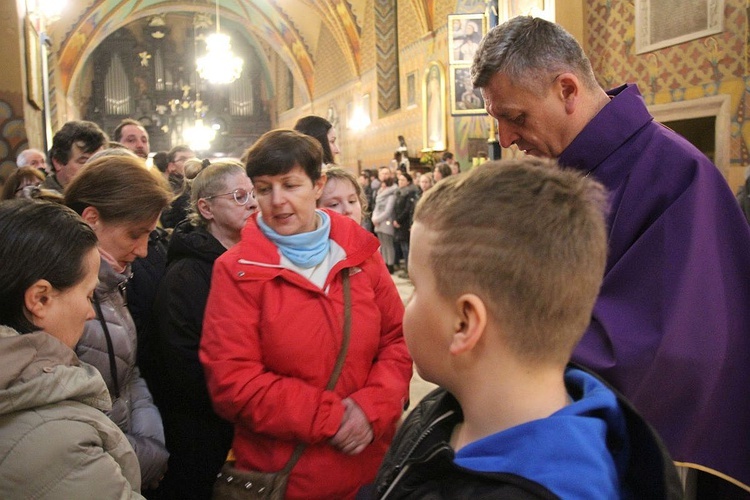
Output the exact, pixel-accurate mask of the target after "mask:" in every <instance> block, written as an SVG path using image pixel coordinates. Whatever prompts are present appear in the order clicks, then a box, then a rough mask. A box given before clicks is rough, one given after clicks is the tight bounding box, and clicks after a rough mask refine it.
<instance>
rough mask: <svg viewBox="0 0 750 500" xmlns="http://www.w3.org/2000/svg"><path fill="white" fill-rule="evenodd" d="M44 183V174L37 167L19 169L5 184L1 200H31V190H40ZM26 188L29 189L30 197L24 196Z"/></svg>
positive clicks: (0, 196)
mask: <svg viewBox="0 0 750 500" xmlns="http://www.w3.org/2000/svg"><path fill="white" fill-rule="evenodd" d="M42 182H44V174H43V173H42V171H41V170H39V169H38V168H35V167H19V168H17V169H16V170H15V171H14V172H13V173H12V174H10V175H9V176H8V180H7V181H5V184H3V191H2V195H0V200H12V199H13V198H31V194H30V189H31V188H38V187H39V186H41V185H42ZM24 188H29V189H27V191H29V195H28V196H24Z"/></svg>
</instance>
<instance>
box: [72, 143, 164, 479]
mask: <svg viewBox="0 0 750 500" xmlns="http://www.w3.org/2000/svg"><path fill="white" fill-rule="evenodd" d="M64 195H65V204H66V205H68V206H69V207H70V208H72V209H73V210H75V211H76V212H78V213H79V214H80V215H81V217H82V218H83V220H84V221H86V222H87V223H88V224H89V226H91V228H92V229H93V230H94V233H96V235H97V237H98V238H99V253H100V254H101V267H100V270H99V285H98V286H97V287H96V291H95V292H94V295H93V301H94V305H95V308H96V310H97V317H96V318H95V319H90V320H89V321H87V322H86V326H85V329H84V333H83V337H82V338H81V340H80V341H79V342H78V345H77V346H76V353H77V354H78V356H79V357H80V358H81V360H83V361H86V362H87V363H91V364H92V365H94V366H96V368H97V369H98V370H99V372H100V373H101V374H102V377H104V380H105V382H106V383H107V388H108V389H109V391H110V393H111V395H112V400H113V405H112V410H111V411H110V412H109V413H108V415H109V417H110V418H111V419H112V420H113V421H114V422H115V423H116V424H117V425H119V426H120V428H121V429H122V430H123V432H124V433H125V435H126V436H127V437H128V440H129V441H130V443H131V444H132V445H133V448H134V449H135V452H136V454H137V455H138V461H139V463H140V466H141V478H142V483H143V485H144V488H153V487H155V486H156V485H157V484H158V482H159V480H160V479H161V477H162V476H163V475H164V472H165V470H166V466H167V457H168V456H169V454H168V453H167V450H166V447H165V446H164V431H163V428H162V422H161V417H160V416H159V411H158V410H157V409H156V406H154V403H153V400H152V398H151V393H150V392H149V390H148V387H147V386H146V382H145V381H144V380H143V378H142V377H141V375H140V370H139V369H138V367H137V366H136V350H137V340H136V338H137V337H136V328H135V324H134V323H133V319H132V317H131V315H130V313H129V312H128V309H127V307H126V299H125V288H126V285H127V281H128V277H129V276H130V269H131V267H130V266H131V263H132V262H133V261H134V260H135V259H136V257H145V256H146V255H147V252H148V250H147V248H148V239H149V234H150V233H151V232H152V231H153V230H154V228H155V227H156V222H157V220H158V218H159V215H160V214H161V212H162V210H163V209H164V208H165V207H166V206H167V205H168V204H169V201H170V199H171V198H172V194H171V192H170V191H169V188H168V187H167V184H166V181H164V179H163V178H162V177H161V176H159V175H153V174H152V173H150V172H149V171H148V170H147V169H146V165H145V164H144V162H143V160H141V159H140V158H137V157H135V156H129V155H128V156H120V155H109V156H103V157H101V158H98V159H96V160H94V161H92V162H90V163H87V164H86V166H84V167H83V168H82V169H81V171H80V172H79V173H78V175H77V176H76V177H75V178H74V179H73V180H72V181H71V183H70V184H68V186H67V187H66V188H65V193H64Z"/></svg>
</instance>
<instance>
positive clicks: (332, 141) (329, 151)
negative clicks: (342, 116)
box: [294, 115, 341, 165]
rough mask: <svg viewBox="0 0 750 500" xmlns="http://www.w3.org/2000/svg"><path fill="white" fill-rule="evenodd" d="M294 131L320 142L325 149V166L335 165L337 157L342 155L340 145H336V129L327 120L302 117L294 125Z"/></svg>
mask: <svg viewBox="0 0 750 500" xmlns="http://www.w3.org/2000/svg"><path fill="white" fill-rule="evenodd" d="M294 130H296V131H297V132H302V133H303V134H305V135H309V136H310V137H314V138H315V139H317V140H318V142H319V143H320V145H321V146H322V147H323V164H324V165H328V164H329V163H333V162H334V160H335V158H336V155H337V154H340V153H341V150H340V149H339V146H338V144H336V129H334V128H333V125H331V122H329V121H328V120H326V119H325V118H321V117H320V116H315V115H310V116H305V117H302V118H300V119H299V120H297V123H295V124H294Z"/></svg>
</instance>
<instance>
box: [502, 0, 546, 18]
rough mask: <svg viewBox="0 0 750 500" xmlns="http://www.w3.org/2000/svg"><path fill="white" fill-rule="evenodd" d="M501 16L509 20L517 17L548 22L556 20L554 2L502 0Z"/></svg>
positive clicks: (543, 0)
mask: <svg viewBox="0 0 750 500" xmlns="http://www.w3.org/2000/svg"><path fill="white" fill-rule="evenodd" d="M500 13H501V16H503V15H504V16H505V18H502V17H501V19H500V21H501V22H502V21H503V19H505V20H507V19H510V18H512V17H516V16H534V17H541V18H543V19H546V20H548V21H554V20H555V2H554V0H500Z"/></svg>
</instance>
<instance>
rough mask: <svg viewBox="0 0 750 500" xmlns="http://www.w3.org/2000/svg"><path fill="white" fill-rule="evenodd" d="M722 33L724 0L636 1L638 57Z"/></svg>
mask: <svg viewBox="0 0 750 500" xmlns="http://www.w3.org/2000/svg"><path fill="white" fill-rule="evenodd" d="M723 30H724V0H635V51H636V53H637V54H642V53H644V52H651V51H652V50H656V49H661V48H664V47H669V46H670V45H676V44H678V43H683V42H687V41H689V40H694V39H696V38H702V37H705V36H708V35H714V34H716V33H721V32H722V31H723Z"/></svg>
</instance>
